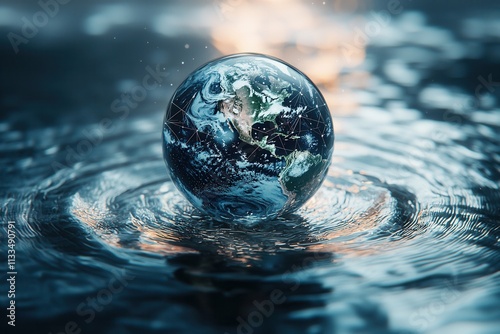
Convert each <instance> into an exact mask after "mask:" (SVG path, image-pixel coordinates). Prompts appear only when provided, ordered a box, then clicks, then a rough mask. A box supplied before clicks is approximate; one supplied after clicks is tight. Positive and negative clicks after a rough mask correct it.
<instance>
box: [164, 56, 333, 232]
mask: <svg viewBox="0 0 500 334" xmlns="http://www.w3.org/2000/svg"><path fill="white" fill-rule="evenodd" d="M333 141H334V133H333V124H332V119H331V116H330V112H329V110H328V107H327V105H326V103H325V100H324V98H323V96H322V95H321V93H320V92H319V90H318V88H316V86H315V85H314V84H313V83H312V82H311V80H310V79H309V78H307V77H306V76H305V75H304V74H303V73H301V72H300V71H299V70H297V69H295V68H294V67H292V66H290V65H288V64H286V63H285V62H283V61H281V60H278V59H276V58H272V57H268V56H264V55H260V54H237V55H232V56H228V57H223V58H220V59H216V60H214V61H211V62H209V63H208V64H206V65H204V66H202V67H200V68H198V69H197V70H195V71H194V72H193V73H191V75H189V77H188V78H187V79H186V80H185V81H184V82H183V83H182V84H181V85H180V86H179V88H177V90H176V92H175V93H174V95H173V97H172V100H171V101H170V103H169V106H168V109H167V112H166V115H165V120H164V126H163V155H164V158H165V162H166V164H167V168H168V170H169V171H170V176H171V178H172V181H173V182H174V184H175V185H176V187H177V188H178V189H179V190H180V192H181V193H183V194H184V196H185V197H186V198H187V199H188V200H189V202H191V203H192V204H193V206H195V207H196V208H198V209H199V210H200V211H202V212H204V213H206V214H208V215H210V216H212V217H213V218H215V219H216V220H221V221H230V222H243V223H252V222H258V221H261V220H266V219H271V218H275V217H276V216H278V215H280V214H283V213H287V212H291V211H293V210H295V209H297V208H298V207H300V206H301V205H302V204H304V203H305V202H306V201H307V200H308V199H309V198H310V197H311V196H312V195H313V194H314V193H315V192H316V190H317V189H318V188H319V187H320V185H321V183H322V182H323V179H324V178H325V175H326V172H327V170H328V167H329V165H330V162H331V156H332V152H333Z"/></svg>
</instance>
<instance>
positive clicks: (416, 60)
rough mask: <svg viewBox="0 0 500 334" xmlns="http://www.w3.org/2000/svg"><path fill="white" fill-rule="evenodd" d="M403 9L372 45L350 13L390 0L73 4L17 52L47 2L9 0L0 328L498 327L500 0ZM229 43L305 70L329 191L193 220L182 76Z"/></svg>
mask: <svg viewBox="0 0 500 334" xmlns="http://www.w3.org/2000/svg"><path fill="white" fill-rule="evenodd" d="M278 2H279V1H278ZM353 3H354V5H353ZM401 4H402V6H403V9H402V11H401V12H399V13H397V14H394V15H392V16H391V17H390V20H389V21H388V23H387V25H384V26H383V27H381V29H380V31H378V32H376V30H374V31H372V32H373V33H372V34H371V35H370V36H368V38H367V39H366V40H364V42H366V45H365V44H364V43H358V44H356V41H359V38H361V37H359V35H356V27H358V28H359V29H361V30H363V29H365V28H366V24H367V23H370V22H371V23H373V22H377V21H374V19H373V16H371V15H372V14H373V13H374V12H375V13H378V12H380V11H381V10H387V8H388V2H386V1H376V2H363V3H361V2H360V3H357V2H356V1H354V2H347V1H325V3H324V4H323V2H322V1H320V2H317V3H314V2H310V1H307V2H306V1H303V2H301V1H284V2H282V3H279V4H278V5H277V6H281V7H279V8H282V10H280V11H275V12H272V11H270V10H267V9H266V5H264V4H263V3H261V2H257V3H254V2H252V3H251V4H248V3H247V2H246V1H243V0H241V1H237V0H228V1H184V2H182V1H148V2H144V3H140V2H118V1H105V2H97V1H95V2H94V1H77V0H73V1H71V2H69V3H67V4H64V5H60V6H59V8H58V12H57V13H55V14H54V17H51V18H50V19H49V20H48V22H47V24H43V25H41V27H40V28H39V29H38V32H37V33H34V36H32V37H30V38H27V43H23V44H20V45H19V50H18V52H17V53H16V52H15V50H14V49H13V47H12V45H11V43H10V42H9V39H8V34H9V32H15V33H17V34H18V35H22V31H21V26H22V24H23V21H22V17H23V16H24V17H27V18H28V19H29V20H31V21H32V20H33V15H36V13H37V12H38V11H40V10H41V7H40V5H38V4H37V3H36V2H34V1H33V2H28V1H23V2H19V1H3V2H2V4H0V36H1V38H2V42H1V43H0V48H1V49H0V56H1V62H0V63H1V64H0V70H1V71H0V108H1V109H0V110H1V118H0V161H1V167H2V173H1V174H0V199H1V204H2V205H1V217H2V243H1V245H2V248H1V250H2V252H1V259H2V262H1V263H2V264H1V265H0V268H2V270H1V272H2V284H1V288H2V291H1V293H0V303H1V309H2V311H1V314H2V316H1V317H0V319H1V320H0V321H1V325H2V328H6V329H7V331H8V332H9V333H10V332H12V333H49V332H52V333H60V332H65V331H66V332H72V331H74V332H78V331H80V332H81V333H225V332H227V333H492V334H493V333H499V332H500V271H499V270H500V243H499V236H500V192H499V188H500V147H499V144H500V107H499V105H500V103H499V99H500V71H499V69H500V64H499V62H500V43H499V42H500V6H499V5H498V4H497V2H495V1H482V2H481V1H480V2H465V1H457V2H453V4H451V3H450V2H445V1H432V2H431V1H427V2H424V1H406V2H403V1H402V2H401ZM259 6H261V7H259ZM259 8H261V9H259ZM273 8H274V9H276V7H273ZM294 8H297V10H296V11H295V12H294ZM289 12H290V13H292V14H293V13H295V15H296V16H291V17H289V20H283V19H282V18H280V15H281V14H283V13H284V15H288V14H287V13H289ZM241 15H243V16H241ZM259 15H262V17H265V15H267V17H268V18H269V17H270V18H272V17H274V16H277V17H276V20H272V19H268V20H267V21H264V22H263V21H262V20H261V21H259V17H260V16H259ZM269 15H271V16H269ZM234 18H236V20H233V19H234ZM39 19H40V18H39ZM245 20H248V22H249V23H247V21H245ZM40 22H42V21H40ZM242 22H243V23H242ZM252 22H254V23H252ZM42 23H43V22H42ZM306 23H307V24H308V25H307V26H304V27H305V28H302V26H301V25H302V24H306ZM252 24H254V25H257V26H252ZM231 25H234V28H233V27H232V26H231ZM261 25H263V26H264V27H266V26H267V27H269V29H270V31H271V33H269V34H264V35H261V36H260V37H259V38H257V39H255V40H253V39H251V38H250V37H251V36H252V35H250V37H249V36H247V35H242V36H239V35H238V34H239V33H240V32H241V33H242V34H245V31H246V30H245V29H247V28H248V26H250V27H251V28H252V27H253V28H255V29H260V28H262V27H261ZM281 27H284V28H283V29H284V30H280V31H281V32H283V31H285V32H287V33H289V34H288V35H286V36H285V37H283V38H281V37H279V36H281V35H279V34H278V33H273V31H274V30H273V29H278V30H279V29H281ZM297 27H298V28H297ZM336 28H338V29H339V30H335V29H336ZM342 28H344V30H342ZM249 29H250V28H249ZM278 30H276V31H278ZM300 31H305V33H306V35H301V34H300ZM294 34H295V35H294ZM318 36H320V38H319V39H318V38H317V37H318ZM279 38H281V39H279ZM361 39H362V38H361ZM271 40H272V41H271ZM240 42H241V43H240ZM252 43H254V44H252ZM346 43H347V44H346ZM240 44H241V45H240ZM346 45H347V46H346ZM349 45H350V46H349ZM346 48H347V49H346ZM346 50H347V51H346ZM228 51H231V52H235V51H254V52H264V53H270V54H271V55H274V56H278V57H281V58H284V59H285V60H287V61H288V62H290V63H292V64H294V65H296V66H297V67H299V68H300V69H303V70H304V71H305V72H306V73H308V74H310V75H311V78H312V80H313V81H315V82H317V83H318V84H319V86H320V88H322V90H323V92H324V94H325V96H326V97H327V100H328V101H329V104H330V109H331V112H332V115H333V117H334V124H335V131H336V142H335V152H334V159H333V163H332V166H331V169H330V171H329V173H328V176H327V179H326V181H325V183H324V185H323V187H322V188H321V189H320V190H319V192H318V193H317V195H315V196H314V197H313V199H311V200H310V201H309V202H308V203H307V204H306V205H305V206H304V207H303V208H302V209H300V210H299V211H297V212H296V213H295V214H293V215H289V216H286V217H281V218H279V219H277V220H275V221H272V222H268V223H266V224H261V225H258V226H254V227H243V226H229V225H226V224H222V223H217V222H213V221H211V220H210V219H208V218H207V217H204V216H201V215H199V214H198V213H197V212H195V211H194V210H193V209H191V207H190V206H189V204H188V203H187V202H186V201H185V200H184V199H183V198H182V197H181V196H180V194H179V193H178V192H177V191H176V190H175V189H174V187H173V185H172V183H171V182H170V181H169V178H168V176H167V174H166V168H165V166H164V163H163V160H162V153H161V140H160V133H161V128H162V119H163V113H164V111H165V109H166V106H167V103H168V100H169V98H170V96H171V94H172V93H173V91H174V89H175V88H176V87H177V85H178V84H179V83H180V82H181V81H182V80H183V79H184V78H185V77H186V76H187V74H188V73H189V72H190V71H192V70H193V69H194V68H196V67H198V66H199V65H202V64H203V63H204V62H206V61H209V60H211V59H213V58H215V57H217V56H220V55H222V54H226V53H227V52H228ZM350 57H352V59H350ZM353 59H354V64H353V63H352V62H351V60H353ZM332 64H338V66H337V65H335V66H336V67H335V66H334V67H332V66H333V65H332ZM152 73H154V75H153V74H152ZM148 75H150V77H148V78H149V79H146V81H144V80H145V78H146V76H148ZM151 78H152V79H151ZM145 82H146V84H145ZM146 87H147V89H146ZM127 93H128V94H129V95H127ZM122 94H125V95H122ZM134 94H135V95H134ZM134 96H135V97H134ZM8 221H14V222H15V226H16V227H15V231H16V239H15V240H16V271H17V276H16V297H15V301H16V306H17V307H16V327H15V328H12V327H10V326H7V325H6V323H7V320H6V319H7V318H6V316H5V315H6V314H7V311H6V310H5V308H6V307H7V305H8V302H9V299H8V298H7V291H8V286H7V285H6V284H5V280H6V276H7V271H8V268H7V259H6V256H7V247H6V242H7V232H6V231H7V222H8Z"/></svg>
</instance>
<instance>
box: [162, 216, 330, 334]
mask: <svg viewBox="0 0 500 334" xmlns="http://www.w3.org/2000/svg"><path fill="white" fill-rule="evenodd" d="M197 230H198V231H197ZM207 230H209V231H211V232H213V234H212V235H211V236H210V237H206V236H204V235H205V232H206V231H207ZM177 232H178V237H179V239H178V240H179V241H178V245H179V246H182V247H188V248H190V249H194V250H197V251H198V252H197V253H190V254H179V255H177V256H174V257H170V258H168V259H167V262H168V263H169V265H170V266H173V267H176V269H175V271H174V277H175V278H176V279H177V280H178V281H180V282H182V283H183V284H186V285H188V286H189V287H190V289H188V291H189V292H187V293H185V294H182V295H181V296H179V297H178V300H177V301H178V302H179V303H183V304H187V305H188V306H190V307H193V308H194V309H195V310H197V312H199V314H200V315H201V318H203V319H205V321H206V322H207V325H208V324H211V325H215V326H217V327H220V328H221V331H222V330H224V331H225V332H226V333H277V332H286V333H304V332H306V331H307V330H308V329H309V328H311V327H315V328H316V329H321V331H320V332H325V333H326V332H331V330H332V328H333V320H332V319H331V318H328V317H326V316H325V315H324V313H323V314H322V313H321V312H319V311H318V312H314V311H313V312H309V314H308V315H307V316H301V317H293V318H292V317H291V313H293V312H300V311H304V310H314V309H321V308H323V307H324V306H325V305H326V303H327V300H328V299H330V297H331V296H330V295H331V293H332V292H333V290H332V289H331V288H328V287H325V286H323V284H322V283H321V282H319V281H318V280H317V279H314V278H313V277H311V276H312V275H310V273H308V272H310V271H311V270H314V268H315V267H318V266H320V265H321V263H329V264H330V265H331V262H332V261H334V258H335V256H334V254H332V253H330V252H312V251H310V250H307V249H306V247H305V246H304V245H307V244H311V243H314V242H315V240H314V238H313V237H311V234H310V233H309V228H308V226H307V224H305V221H304V219H303V218H302V217H301V216H299V215H296V214H289V215H286V216H282V217H279V218H277V219H275V220H272V221H268V222H265V223H260V224H258V225H254V226H252V227H248V226H234V225H232V226H231V225H228V224H226V223H221V222H214V221H212V222H207V221H206V223H202V224H197V225H192V224H191V225H189V226H187V225H184V226H180V228H179V229H178V230H177Z"/></svg>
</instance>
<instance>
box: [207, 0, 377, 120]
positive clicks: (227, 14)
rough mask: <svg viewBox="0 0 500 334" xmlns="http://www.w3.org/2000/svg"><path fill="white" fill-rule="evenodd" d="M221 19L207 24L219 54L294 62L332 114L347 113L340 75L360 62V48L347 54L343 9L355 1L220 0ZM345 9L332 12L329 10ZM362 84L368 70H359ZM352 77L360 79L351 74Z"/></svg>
mask: <svg viewBox="0 0 500 334" xmlns="http://www.w3.org/2000/svg"><path fill="white" fill-rule="evenodd" d="M218 5H219V10H220V11H221V13H222V18H221V20H220V21H218V22H216V24H214V26H213V27H212V31H211V37H212V43H213V45H214V46H215V47H216V48H217V49H218V50H219V51H220V52H222V53H223V54H231V53H240V52H257V53H264V54H267V55H271V56H275V57H278V58H280V59H283V60H285V61H286V62H288V63H290V64H292V65H294V66H296V67H297V68H299V69H300V70H301V71H303V72H304V73H305V74H307V75H308V76H309V77H310V78H311V79H312V80H313V82H314V83H316V84H317V85H318V86H320V87H321V90H322V93H323V95H324V96H325V99H326V101H327V103H328V105H329V107H330V108H331V109H332V110H335V113H336V114H338V113H340V114H344V113H352V112H353V111H354V110H355V108H356V106H357V105H356V103H355V99H354V96H352V95H351V94H349V93H346V92H342V91H340V90H339V89H338V87H339V85H338V80H339V73H340V71H341V70H342V69H343V68H345V67H351V66H357V65H359V64H360V63H362V62H363V61H364V58H365V49H364V47H359V48H357V49H356V50H355V51H356V52H352V50H351V51H350V52H349V55H348V56H347V55H346V52H345V48H346V47H345V45H352V43H353V39H354V32H353V30H352V29H351V28H350V27H349V25H348V24H347V22H346V15H345V13H346V12H347V13H348V12H350V11H352V10H355V9H356V8H357V7H358V2H357V1H340V0H338V1H335V2H334V5H333V6H331V5H325V2H323V4H322V3H321V2H318V4H314V3H311V2H306V1H300V0H272V1H269V0H256V1H250V0H220V1H219V2H218ZM334 11H335V12H336V13H338V12H341V14H342V13H344V16H342V15H340V14H339V15H332V14H333V12H334ZM363 75H364V76H365V77H364V78H361V79H362V80H361V81H363V82H367V80H366V76H367V75H368V74H367V73H364V74H362V76H363ZM351 79H358V80H359V79H360V78H359V77H357V78H351Z"/></svg>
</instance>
